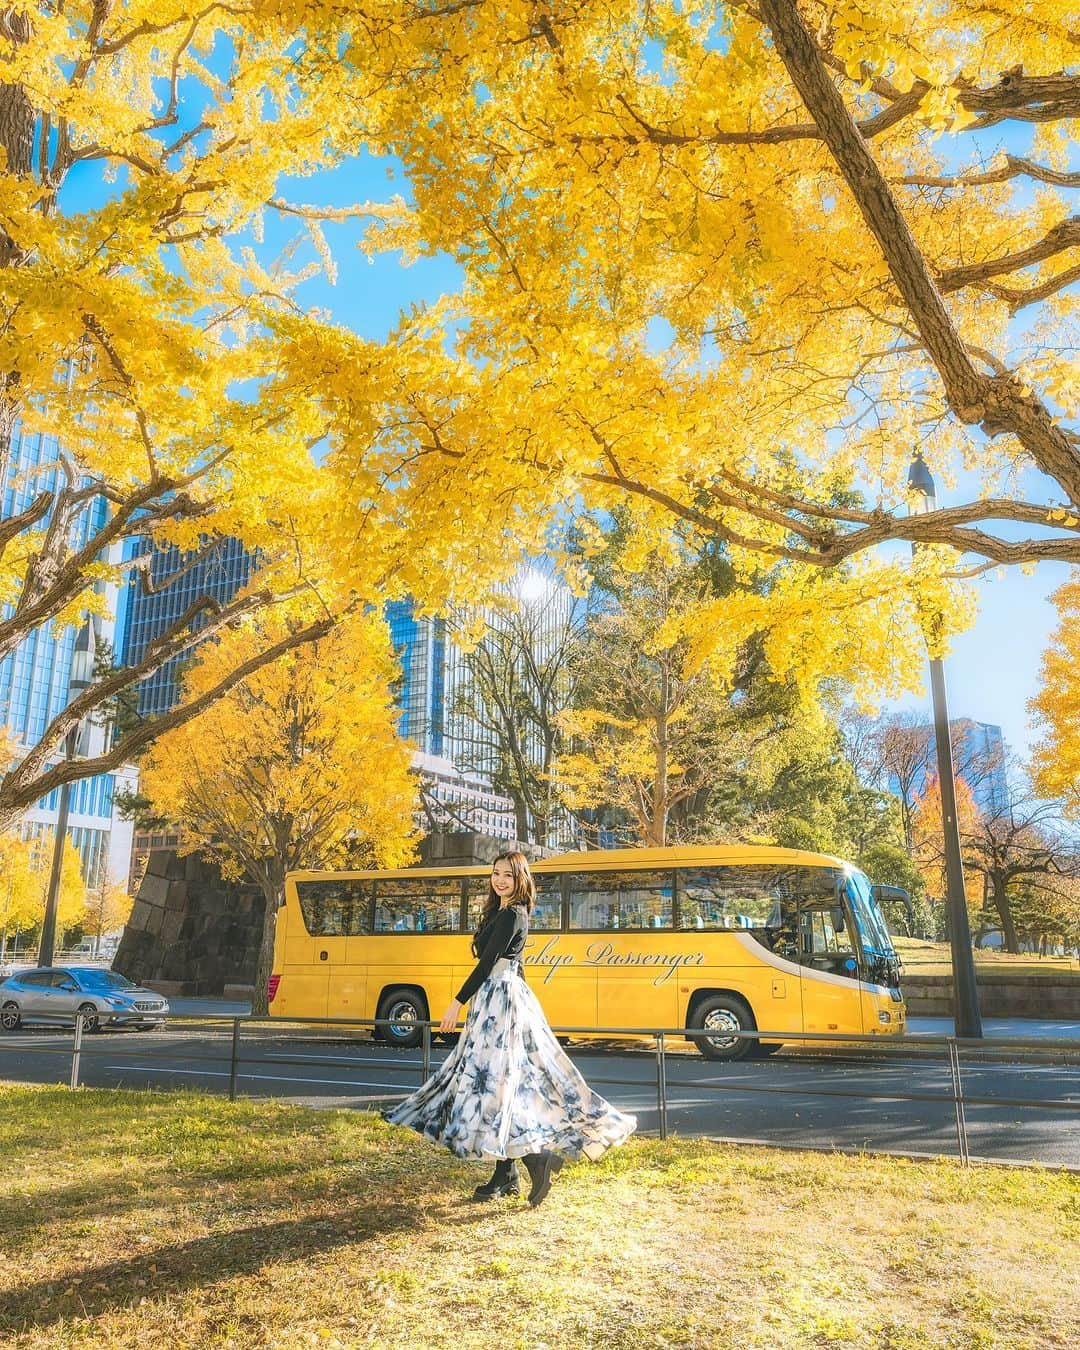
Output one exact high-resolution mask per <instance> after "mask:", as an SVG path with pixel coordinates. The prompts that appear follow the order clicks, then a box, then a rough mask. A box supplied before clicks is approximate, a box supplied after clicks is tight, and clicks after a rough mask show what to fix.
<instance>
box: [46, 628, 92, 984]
mask: <svg viewBox="0 0 1080 1350" xmlns="http://www.w3.org/2000/svg"><path fill="white" fill-rule="evenodd" d="M96 649H97V642H96V638H95V634H94V624H93V620H92V619H90V618H87V620H86V623H85V624H83V626H82V628H81V629H80V630H79V635H78V637H77V638H76V639H75V648H74V651H73V652H72V654H71V675H70V676H69V678H68V696H67V701H68V703H69V704H70V703H71V702H73V701H74V700H75V699H76V698H78V696H79V695H80V694H81V693H82V692H83V691H84V690H86V689H88V688H89V687H90V685H91V683H92V682H93V678H94V653H95V651H96ZM86 726H87V722H86V721H85V719H84V720H82V721H79V722H76V723H75V725H74V726H73V727H72V728H71V730H70V731H69V732H68V734H67V735H66V736H65V737H64V758H65V759H67V760H70V759H74V758H75V755H76V754H77V752H78V750H79V748H80V746H79V741H80V733H81V732H83V731H84V730H85V728H86ZM70 805H71V784H70V783H64V784H63V785H62V786H61V788H60V802H59V805H58V807H57V812H56V833H55V834H54V836H53V854H52V866H51V867H50V869H49V890H48V894H47V895H46V898H45V918H44V920H43V922H42V925H41V941H40V942H39V943H38V965H39V966H51V965H52V963H53V956H54V953H55V947H56V911H57V907H58V905H59V902H60V874H61V871H62V869H63V865H64V844H65V843H66V842H67V826H68V811H69V808H70Z"/></svg>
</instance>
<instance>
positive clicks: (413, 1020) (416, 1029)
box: [375, 989, 428, 1050]
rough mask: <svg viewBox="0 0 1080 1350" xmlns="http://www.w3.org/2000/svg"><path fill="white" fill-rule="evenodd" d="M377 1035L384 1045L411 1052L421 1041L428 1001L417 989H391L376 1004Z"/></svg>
mask: <svg viewBox="0 0 1080 1350" xmlns="http://www.w3.org/2000/svg"><path fill="white" fill-rule="evenodd" d="M375 1016H376V1017H377V1018H378V1019H379V1026H378V1032H379V1035H380V1036H381V1037H382V1039H383V1040H384V1041H385V1042H386V1043H387V1045H396V1046H399V1047H400V1048H401V1049H402V1050H412V1049H414V1048H415V1047H416V1046H418V1045H419V1044H420V1042H421V1041H422V1040H423V1039H424V1028H423V1027H422V1026H421V1025H420V1023H421V1022H426V1021H427V1016H428V1010H427V1001H426V1000H425V998H424V996H423V994H421V993H420V991H419V990H418V989H391V990H390V991H389V993H386V994H383V996H382V998H381V999H380V1000H379V1010H378V1012H377V1013H376V1014H375Z"/></svg>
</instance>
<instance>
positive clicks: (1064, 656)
mask: <svg viewBox="0 0 1080 1350" xmlns="http://www.w3.org/2000/svg"><path fill="white" fill-rule="evenodd" d="M1053 598H1054V604H1055V606H1056V608H1057V613H1058V619H1059V623H1058V626H1057V628H1056V629H1055V630H1054V632H1053V634H1052V636H1051V639H1050V645H1049V647H1048V648H1047V650H1046V652H1045V653H1044V655H1043V659H1042V668H1041V671H1040V677H1041V679H1040V687H1039V691H1038V693H1037V694H1036V695H1035V697H1034V698H1033V699H1032V700H1031V702H1030V704H1029V705H1028V706H1029V708H1030V710H1031V712H1032V713H1033V714H1034V720H1035V725H1036V727H1037V728H1038V730H1039V731H1040V732H1041V735H1040V737H1039V740H1038V741H1037V742H1036V745H1035V747H1034V749H1033V750H1032V754H1031V772H1032V780H1033V782H1034V785H1035V787H1036V789H1037V790H1038V791H1039V792H1040V793H1042V795H1043V796H1044V797H1047V798H1049V799H1051V800H1058V801H1060V802H1061V803H1062V806H1063V808H1064V810H1065V812H1066V813H1067V814H1068V815H1069V816H1070V817H1072V818H1073V819H1076V817H1077V816H1080V577H1077V576H1074V577H1073V578H1072V579H1071V580H1070V581H1068V582H1066V583H1065V585H1064V586H1060V587H1059V588H1058V589H1057V590H1056V591H1055V592H1054V597H1053Z"/></svg>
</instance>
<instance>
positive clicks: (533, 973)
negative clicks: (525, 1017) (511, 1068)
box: [525, 872, 596, 1027]
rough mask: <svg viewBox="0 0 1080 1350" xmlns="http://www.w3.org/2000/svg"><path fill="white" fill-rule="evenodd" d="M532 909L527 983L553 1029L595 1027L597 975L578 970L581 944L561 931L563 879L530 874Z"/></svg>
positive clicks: (526, 965) (550, 875)
mask: <svg viewBox="0 0 1080 1350" xmlns="http://www.w3.org/2000/svg"><path fill="white" fill-rule="evenodd" d="M533 880H534V881H535V882H536V905H535V906H534V908H533V913H532V918H531V919H530V920H529V937H528V940H527V942H526V945H525V978H526V980H528V982H529V988H530V989H531V990H532V991H533V993H534V994H535V995H536V997H537V998H538V999H539V1000H540V1006H541V1007H542V1008H543V1010H544V1016H545V1017H546V1018H547V1020H548V1022H550V1024H551V1025H552V1026H555V1027H570V1026H575V1027H581V1026H593V1025H594V1024H595V1021H596V971H595V970H592V969H589V968H585V967H583V966H582V965H581V960H580V958H581V952H580V950H578V947H579V944H577V943H575V942H572V941H571V940H570V935H569V934H568V933H567V932H566V931H565V930H564V928H563V878H562V873H553V872H539V873H534V874H533Z"/></svg>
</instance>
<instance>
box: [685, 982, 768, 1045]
mask: <svg viewBox="0 0 1080 1350" xmlns="http://www.w3.org/2000/svg"><path fill="white" fill-rule="evenodd" d="M689 1024H690V1029H691V1031H708V1032H710V1033H715V1034H710V1035H708V1036H695V1037H694V1038H693V1039H694V1044H695V1045H696V1046H697V1048H698V1049H699V1050H700V1051H701V1053H702V1054H703V1055H704V1056H705V1058H706V1059H745V1058H746V1057H747V1055H749V1054H752V1053H753V1050H754V1046H755V1044H756V1042H755V1041H754V1040H753V1038H752V1037H749V1036H746V1037H740V1036H737V1035H734V1034H733V1033H735V1032H739V1031H754V1030H755V1025H754V1015H753V1013H751V1011H750V1009H749V1008H748V1007H747V1005H746V1004H745V1003H744V1002H743V1001H742V999H741V998H736V997H735V995H733V994H712V995H710V996H709V997H708V998H703V999H702V1000H701V1001H700V1002H699V1003H698V1004H697V1006H696V1007H695V1008H694V1011H693V1013H692V1014H691V1015H690V1019H689Z"/></svg>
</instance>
